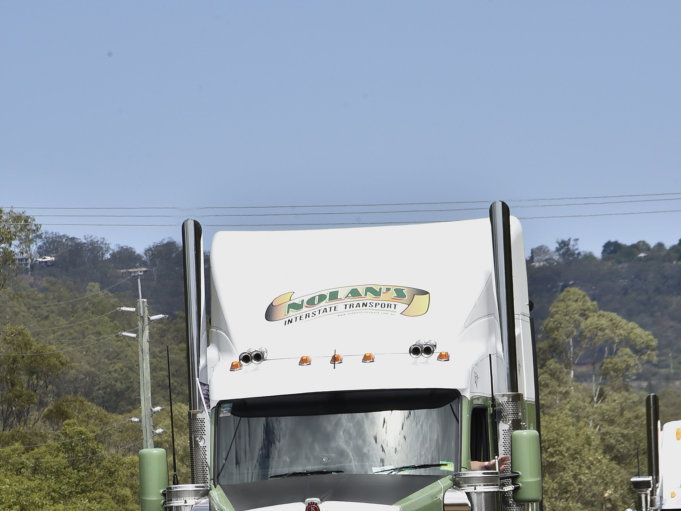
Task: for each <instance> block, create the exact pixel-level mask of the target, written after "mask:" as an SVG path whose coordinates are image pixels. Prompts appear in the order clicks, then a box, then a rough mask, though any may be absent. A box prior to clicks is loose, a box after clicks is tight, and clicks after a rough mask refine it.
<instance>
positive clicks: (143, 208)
mask: <svg viewBox="0 0 681 511" xmlns="http://www.w3.org/2000/svg"><path fill="white" fill-rule="evenodd" d="M678 195H681V192H654V193H636V194H605V195H574V196H563V197H532V198H517V199H508V200H507V202H510V203H513V202H537V201H564V200H592V199H617V198H633V197H665V196H666V197H671V196H678ZM491 202H492V200H457V201H428V202H423V201H422V202H417V201H414V202H383V203H334V204H263V205H252V206H196V207H181V206H0V208H3V209H22V210H42V211H45V210H60V211H84V210H93V211H94V210H99V211H107V210H108V211H111V210H128V211H131V210H139V211H155V210H157V211H168V210H173V211H183V212H185V211H206V210H221V209H285V208H327V209H329V208H355V207H395V206H436V205H440V206H442V205H453V204H489V203H491Z"/></svg>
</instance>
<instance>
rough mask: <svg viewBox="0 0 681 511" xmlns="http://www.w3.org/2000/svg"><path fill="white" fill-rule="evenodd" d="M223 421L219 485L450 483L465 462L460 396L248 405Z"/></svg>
mask: <svg viewBox="0 0 681 511" xmlns="http://www.w3.org/2000/svg"><path fill="white" fill-rule="evenodd" d="M258 401H260V402H258ZM217 413H218V419H217V431H216V455H215V459H214V461H215V464H214V475H215V481H216V483H217V484H237V483H247V482H253V481H259V480H263V479H270V478H273V477H293V476H301V475H306V474H309V473H334V472H344V473H352V474H375V473H384V474H388V473H400V474H420V475H425V474H431V475H443V476H444V475H446V474H447V473H451V472H452V471H453V470H454V467H457V466H458V462H459V458H458V446H459V442H458V432H459V418H458V417H459V399H458V393H456V392H455V391H449V390H447V391H438V390H435V391H433V390H428V391H423V390H419V391H401V392H400V393H396V392H395V391H388V392H386V391H374V392H367V391H365V392H362V393H328V394H323V395H320V394H316V395H308V396H296V399H291V398H288V401H286V398H280V399H277V398H269V399H266V400H242V401H235V402H232V403H221V404H220V405H218V410H217ZM421 465H429V466H421Z"/></svg>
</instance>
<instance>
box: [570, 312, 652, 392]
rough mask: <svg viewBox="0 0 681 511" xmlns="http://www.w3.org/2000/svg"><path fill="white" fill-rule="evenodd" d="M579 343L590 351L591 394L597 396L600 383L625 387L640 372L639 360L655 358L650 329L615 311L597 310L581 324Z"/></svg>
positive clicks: (645, 360) (640, 362)
mask: <svg viewBox="0 0 681 511" xmlns="http://www.w3.org/2000/svg"><path fill="white" fill-rule="evenodd" d="M581 341H582V342H581V344H582V346H583V349H584V350H585V351H590V352H591V354H592V356H591V367H592V371H591V376H592V393H593V394H592V395H593V400H594V402H597V401H598V400H599V396H600V391H601V387H602V385H603V382H604V381H607V382H608V384H609V385H610V386H611V387H617V388H620V389H621V388H624V387H626V384H627V382H628V381H629V380H631V379H632V378H633V377H634V376H636V375H637V374H638V373H640V372H641V368H642V364H643V363H645V362H652V361H653V360H655V349H656V348H657V341H656V340H655V338H654V337H653V335H652V334H651V333H650V332H647V331H645V330H644V329H642V328H641V327H640V326H638V325H637V324H636V323H633V322H631V321H627V320H626V319H624V318H622V317H621V316H618V315H617V314H615V313H614V312H604V311H598V312H596V313H594V314H591V315H590V316H589V317H588V318H587V320H586V321H585V322H584V324H583V330H582V336H581Z"/></svg>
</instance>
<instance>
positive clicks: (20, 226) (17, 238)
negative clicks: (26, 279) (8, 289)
mask: <svg viewBox="0 0 681 511" xmlns="http://www.w3.org/2000/svg"><path fill="white" fill-rule="evenodd" d="M39 235H40V225H39V224H37V223H36V221H35V219H34V218H33V217H31V216H29V215H26V214H24V213H19V212H16V211H11V210H10V211H4V210H3V209H1V208H0V288H2V287H3V286H4V285H5V284H6V282H7V278H8V277H9V275H10V273H11V271H12V270H13V269H14V267H15V263H16V254H17V252H25V253H26V254H27V255H29V256H30V254H31V253H32V251H33V247H34V245H35V242H36V241H37V239H38V238H39ZM29 262H30V257H29Z"/></svg>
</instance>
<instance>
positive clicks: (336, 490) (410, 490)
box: [221, 474, 445, 511]
mask: <svg viewBox="0 0 681 511" xmlns="http://www.w3.org/2000/svg"><path fill="white" fill-rule="evenodd" d="M441 479H442V476H428V475H385V474H374V475H372V474H324V475H309V476H296V477H287V478H281V479H270V480H265V481H258V482H254V483H244V484H226V485H222V487H221V488H222V491H223V492H224V494H225V496H226V497H227V499H228V500H229V503H230V504H231V507H232V508H233V509H234V511H251V510H268V511H273V510H275V509H276V510H297V511H304V510H305V501H306V500H307V499H319V500H320V501H321V503H320V505H319V507H320V509H321V511H335V510H340V509H347V510H357V511H360V510H364V509H377V510H378V509H383V510H386V511H387V510H391V509H393V510H399V509H400V506H399V505H396V504H397V503H399V502H400V501H402V500H404V499H405V498H407V497H409V496H411V495H413V494H415V493H417V492H419V491H421V490H423V489H424V488H426V487H429V486H431V485H434V484H435V485H436V486H440V485H439V484H437V483H438V482H439V481H440V480H441ZM444 490H445V485H441V488H440V489H439V491H438V492H437V493H439V498H441V497H442V494H443V492H444Z"/></svg>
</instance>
